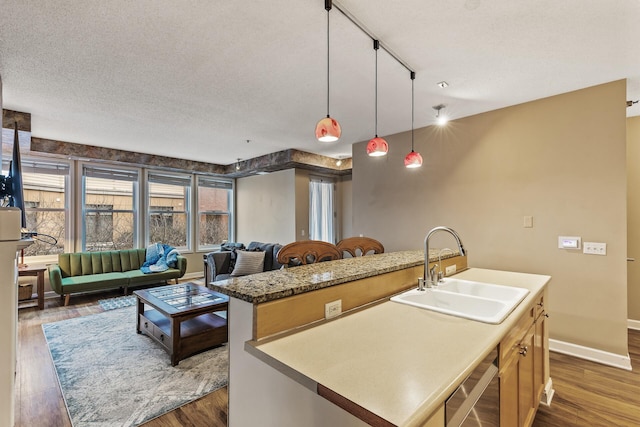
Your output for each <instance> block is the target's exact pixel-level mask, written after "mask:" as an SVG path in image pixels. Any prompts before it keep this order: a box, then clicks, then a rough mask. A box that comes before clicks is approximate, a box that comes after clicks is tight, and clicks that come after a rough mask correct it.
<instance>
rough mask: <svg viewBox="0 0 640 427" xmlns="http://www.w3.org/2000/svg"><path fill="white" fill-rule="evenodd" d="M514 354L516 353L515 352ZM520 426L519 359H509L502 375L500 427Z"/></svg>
mask: <svg viewBox="0 0 640 427" xmlns="http://www.w3.org/2000/svg"><path fill="white" fill-rule="evenodd" d="M514 353H516V352H515V351H514ZM517 425H518V358H517V354H514V357H512V358H510V359H509V363H508V365H507V366H506V367H505V368H504V369H503V370H502V372H501V373H500V426H501V427H503V426H517Z"/></svg>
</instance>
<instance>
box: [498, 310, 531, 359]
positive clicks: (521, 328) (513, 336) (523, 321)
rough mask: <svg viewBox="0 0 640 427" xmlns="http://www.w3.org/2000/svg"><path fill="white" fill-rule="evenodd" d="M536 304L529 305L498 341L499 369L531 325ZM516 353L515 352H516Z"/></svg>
mask: <svg viewBox="0 0 640 427" xmlns="http://www.w3.org/2000/svg"><path fill="white" fill-rule="evenodd" d="M535 307H536V305H535V303H534V305H532V306H529V308H528V309H527V311H526V313H525V314H523V315H522V317H521V318H520V320H519V321H518V323H517V324H516V325H515V326H514V327H513V329H511V331H509V333H508V334H507V336H505V337H504V339H503V340H502V341H501V342H500V345H499V349H500V351H499V353H500V357H499V360H498V367H499V368H500V370H502V369H503V367H504V366H505V364H506V363H507V362H508V359H509V357H510V356H512V355H513V354H512V353H513V350H514V349H515V348H516V347H517V346H518V345H519V344H520V342H521V341H522V339H523V337H524V335H525V334H526V333H527V331H528V330H529V328H530V327H531V326H532V325H533V322H534V320H535V317H534V316H535V313H536V308H535ZM516 353H517V352H516Z"/></svg>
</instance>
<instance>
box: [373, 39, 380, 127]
mask: <svg viewBox="0 0 640 427" xmlns="http://www.w3.org/2000/svg"><path fill="white" fill-rule="evenodd" d="M379 47H380V42H379V41H378V40H374V41H373V49H375V51H376V91H375V92H376V108H375V110H376V120H375V124H376V132H375V134H376V138H377V137H378V48H379Z"/></svg>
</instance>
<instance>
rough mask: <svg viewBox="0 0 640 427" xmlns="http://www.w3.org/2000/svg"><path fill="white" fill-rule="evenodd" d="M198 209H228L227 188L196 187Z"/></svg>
mask: <svg viewBox="0 0 640 427" xmlns="http://www.w3.org/2000/svg"><path fill="white" fill-rule="evenodd" d="M198 211H199V212H201V211H222V212H228V211H229V190H226V189H222V188H209V187H202V186H200V187H198Z"/></svg>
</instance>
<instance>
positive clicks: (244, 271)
mask: <svg viewBox="0 0 640 427" xmlns="http://www.w3.org/2000/svg"><path fill="white" fill-rule="evenodd" d="M236 255H237V258H236V266H235V267H234V268H233V272H232V273H231V275H232V276H246V275H248V274H255V273H262V271H263V268H264V252H249V251H237V252H236Z"/></svg>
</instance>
